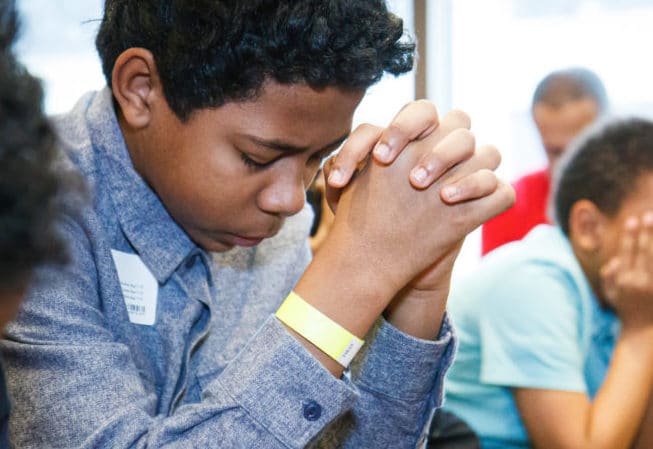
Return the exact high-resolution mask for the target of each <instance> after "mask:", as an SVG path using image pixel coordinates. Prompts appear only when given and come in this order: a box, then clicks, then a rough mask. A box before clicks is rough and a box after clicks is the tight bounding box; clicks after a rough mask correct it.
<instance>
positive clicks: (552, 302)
mask: <svg viewBox="0 0 653 449" xmlns="http://www.w3.org/2000/svg"><path fill="white" fill-rule="evenodd" d="M449 313H450V316H451V318H452V320H453V322H454V323H455V325H456V329H457V333H458V336H459V347H458V352H457V355H456V358H455V363H454V365H453V367H452V369H451V370H450V372H449V374H448V375H447V379H446V383H445V388H446V394H447V396H446V403H445V409H448V410H450V411H452V412H454V413H455V414H457V415H458V416H460V417H461V418H463V419H464V420H465V421H467V423H468V424H469V425H470V426H471V427H472V428H473V429H474V430H475V431H476V432H477V433H478V434H479V436H480V437H481V442H482V446H483V448H484V449H487V448H525V447H530V445H529V442H528V436H527V433H526V430H525V428H524V425H523V423H522V421H521V419H520V417H519V413H518V411H517V408H516V405H515V402H514V400H513V396H512V393H511V388H513V387H524V388H543V389H552V390H562V391H575V392H584V393H587V394H589V396H590V397H593V396H594V395H595V394H596V391H597V390H598V389H599V387H600V386H601V383H602V382H603V378H604V376H605V373H606V371H607V367H608V364H609V360H610V356H611V354H612V351H613V349H614V343H615V340H616V336H617V332H618V322H617V320H616V318H615V316H614V314H613V313H611V312H608V311H605V310H603V309H602V308H601V307H600V306H599V303H598V301H597V299H596V297H595V296H594V293H593V292H592V289H591V288H590V285H589V283H588V281H587V279H586V278H585V275H584V274H583V271H582V270H581V267H580V265H579V264H578V262H577V260H576V258H575V256H574V254H573V252H572V249H571V245H570V244H569V241H568V240H567V238H566V237H565V236H564V235H563V233H562V232H561V231H560V229H559V228H556V227H553V226H550V225H541V226H538V227H537V228H535V229H534V230H533V231H531V233H529V234H528V235H527V236H526V237H525V238H524V239H523V240H521V241H518V242H514V243H511V244H508V245H505V246H504V247H501V248H499V249H497V250H496V251H494V252H492V253H490V254H489V255H488V256H486V258H485V259H483V260H482V261H481V264H480V266H479V269H478V270H476V272H475V273H474V274H473V275H472V276H471V277H470V278H469V279H466V280H464V281H463V282H461V283H460V284H456V285H454V286H453V287H452V294H451V297H450V299H449Z"/></svg>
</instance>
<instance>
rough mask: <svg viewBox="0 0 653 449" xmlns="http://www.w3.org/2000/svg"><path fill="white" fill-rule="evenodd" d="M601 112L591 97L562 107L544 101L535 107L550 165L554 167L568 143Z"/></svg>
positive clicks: (536, 121) (534, 110)
mask: <svg viewBox="0 0 653 449" xmlns="http://www.w3.org/2000/svg"><path fill="white" fill-rule="evenodd" d="M598 114H599V106H598V104H597V103H596V102H595V101H594V100H591V99H589V98H583V99H580V100H574V101H570V102H567V103H565V104H563V105H562V106H560V107H553V106H550V105H547V104H544V103H538V104H535V106H534V107H533V120H534V121H535V125H536V126H537V129H538V131H539V133H540V137H541V139H542V145H543V146H544V150H545V151H546V157H547V159H548V162H549V167H553V166H554V165H555V163H556V162H557V161H558V159H559V158H560V156H562V154H563V153H564V151H565V149H566V148H567V145H569V143H570V142H571V141H572V140H573V139H574V138H575V137H576V136H577V135H579V134H580V132H581V131H582V130H583V129H584V128H585V127H586V126H588V125H589V124H591V123H592V122H593V121H594V120H596V118H597V117H598Z"/></svg>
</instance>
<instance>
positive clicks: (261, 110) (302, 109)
mask: <svg viewBox="0 0 653 449" xmlns="http://www.w3.org/2000/svg"><path fill="white" fill-rule="evenodd" d="M363 95H364V92H363V91H344V90H341V89H339V88H336V87H327V88H324V89H320V90H315V89H312V88H311V87H309V86H306V85H303V84H292V85H283V84H277V83H267V84H266V85H265V86H264V88H263V90H262V92H261V94H260V95H259V96H258V97H256V98H255V99H253V100H249V101H244V102H232V103H227V104H225V105H224V106H222V107H221V108H218V109H217V111H218V112H219V115H220V120H221V124H222V125H223V126H227V127H228V128H229V129H231V130H233V131H234V132H238V133H241V134H248V135H256V136H257V137H260V138H261V139H264V140H275V141H283V142H287V143H288V144H290V145H296V146H298V147H309V148H312V147H319V146H320V145H323V144H324V143H325V142H330V141H332V140H333V139H334V138H337V137H340V136H342V135H346V134H348V133H349V131H350V130H351V123H352V119H353V115H354V112H355V110H356V107H358V104H359V103H360V101H361V99H362V98H363Z"/></svg>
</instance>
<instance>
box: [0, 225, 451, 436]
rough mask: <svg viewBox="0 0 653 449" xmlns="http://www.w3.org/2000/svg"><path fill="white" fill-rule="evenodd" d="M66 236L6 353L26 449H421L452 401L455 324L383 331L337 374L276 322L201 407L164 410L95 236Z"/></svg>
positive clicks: (69, 228) (77, 231) (17, 426)
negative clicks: (103, 297)
mask: <svg viewBox="0 0 653 449" xmlns="http://www.w3.org/2000/svg"><path fill="white" fill-rule="evenodd" d="M64 231H65V234H66V235H67V237H68V240H69V241H70V242H71V252H72V254H73V258H72V259H73V261H72V263H71V264H70V265H68V266H66V267H64V268H57V269H54V268H46V269H43V270H41V271H40V272H39V275H38V279H37V283H36V284H35V286H34V288H33V289H32V291H31V293H30V295H29V298H28V300H27V301H26V302H25V304H24V307H23V309H22V310H21V312H20V314H19V316H18V317H17V320H16V321H15V322H14V323H13V324H12V325H11V326H10V327H9V328H8V332H7V337H6V339H5V340H3V341H2V345H1V348H2V352H3V355H4V357H5V360H6V365H7V375H8V386H9V390H10V393H11V397H12V399H13V401H14V404H13V407H12V415H11V421H10V426H11V429H10V431H11V434H12V438H13V444H14V445H15V447H26V448H27V447H45V446H47V447H65V448H80V449H91V448H113V449H120V448H146V447H147V448H148V449H155V448H163V447H175V448H197V447H202V448H209V449H210V448H216V449H217V448H221V449H229V448H248V449H249V448H265V449H275V448H304V447H310V448H320V449H323V448H336V447H337V448H357V449H360V448H372V447H374V448H376V447H392V448H397V449H401V448H406V449H408V448H411V449H412V448H415V447H416V443H417V441H418V440H419V438H420V437H421V435H422V433H423V428H424V427H425V426H426V422H427V421H428V419H429V417H430V414H431V409H432V408H433V407H435V406H436V405H438V404H439V403H440V401H441V394H442V393H441V391H442V377H443V376H444V372H445V371H446V369H447V367H448V366H449V364H450V363H451V353H452V349H451V347H452V345H453V337H452V333H451V330H450V328H449V326H448V322H447V323H445V325H444V326H443V329H442V334H441V338H440V340H438V341H436V342H426V341H421V340H416V339H412V338H410V337H408V336H406V335H403V334H401V333H400V332H398V331H397V330H396V329H394V328H392V327H391V326H390V325H389V324H387V323H384V322H380V323H379V325H378V327H377V328H376V329H375V335H374V336H373V338H371V340H370V343H369V345H366V346H367V347H366V348H365V350H364V351H363V352H362V353H361V354H360V357H359V358H358V359H359V360H357V362H356V364H355V366H353V367H352V370H351V374H350V376H349V378H344V379H336V378H334V377H333V376H332V375H331V374H330V373H329V372H328V371H327V370H325V369H324V368H323V367H322V366H321V365H320V364H319V363H318V362H317V361H316V360H315V359H314V358H313V357H312V356H311V355H310V354H309V353H308V352H307V351H306V350H305V349H304V348H303V346H301V344H300V343H299V342H298V341H297V340H296V339H294V338H293V337H291V336H290V335H289V334H288V332H287V331H286V330H285V328H284V327H283V326H282V325H281V324H280V323H279V322H278V321H277V320H276V319H275V318H274V317H270V318H269V319H268V320H267V321H266V322H265V324H264V325H263V326H262V327H261V329H259V330H258V332H257V333H256V334H255V335H254V337H253V338H252V339H251V340H250V341H249V342H248V344H247V345H246V346H245V347H243V348H242V350H241V351H240V352H239V353H238V355H237V356H236V357H235V358H234V359H233V360H231V361H230V363H229V364H228V365H227V367H226V368H225V369H224V370H223V371H222V372H220V373H218V374H216V375H215V376H214V377H212V378H210V379H207V380H206V385H205V386H204V387H203V389H202V397H201V399H200V400H199V401H198V402H196V403H192V404H185V405H183V406H180V407H178V408H175V409H172V410H170V411H169V412H168V413H165V414H162V413H157V402H158V400H159V398H158V397H157V393H156V391H149V390H147V389H146V388H145V387H144V382H143V379H142V378H141V373H140V372H139V370H138V368H137V367H136V365H135V363H134V360H133V358H132V354H131V353H130V350H129V348H128V346H127V345H125V344H122V343H121V342H120V341H119V339H117V338H116V335H115V331H114V330H112V329H110V327H109V326H108V325H107V323H106V322H105V318H104V314H103V310H102V302H101V301H100V299H99V293H98V289H99V284H100V283H101V282H102V279H101V277H100V276H98V273H97V271H96V270H97V268H96V264H95V262H94V257H93V254H94V252H93V249H92V246H93V245H92V244H91V242H92V241H93V239H92V238H89V236H88V233H89V232H90V231H88V230H87V229H85V228H84V226H81V225H79V224H77V223H75V222H71V223H67V225H66V227H65V229H64ZM143 350H147V348H143ZM159 362H161V361H159Z"/></svg>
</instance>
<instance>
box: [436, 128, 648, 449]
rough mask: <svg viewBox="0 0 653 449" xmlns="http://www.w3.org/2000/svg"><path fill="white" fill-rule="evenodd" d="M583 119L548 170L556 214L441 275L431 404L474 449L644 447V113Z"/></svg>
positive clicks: (645, 324)
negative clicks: (449, 358) (465, 430)
mask: <svg viewBox="0 0 653 449" xmlns="http://www.w3.org/2000/svg"><path fill="white" fill-rule="evenodd" d="M595 128H596V129H594V128H593V129H592V130H590V131H591V132H589V133H588V134H587V135H584V136H583V137H582V138H581V139H580V140H579V141H578V142H574V143H573V144H572V145H571V147H570V149H569V150H568V153H567V154H565V156H563V159H562V160H561V161H560V167H559V169H560V172H558V173H556V175H555V176H554V179H553V181H554V188H555V190H554V192H553V195H554V198H553V201H554V209H555V217H556V223H557V225H549V224H543V225H539V226H537V227H536V228H534V229H533V230H532V231H531V232H530V233H529V234H528V235H527V236H526V237H525V238H524V239H522V240H520V241H518V242H515V243H513V244H511V245H505V246H503V247H501V248H499V249H497V250H496V251H493V252H492V253H491V254H489V255H488V256H486V257H484V258H483V260H482V261H481V263H480V264H479V266H478V269H477V270H476V271H475V272H473V273H471V274H470V277H469V279H463V280H462V282H460V283H456V284H455V285H452V289H451V292H452V293H451V298H450V301H449V309H448V310H449V313H450V315H451V317H452V320H453V322H454V324H455V325H456V329H457V330H458V337H459V346H458V352H457V355H456V359H455V362H454V364H453V366H452V368H451V370H450V371H449V373H448V375H447V378H446V381H445V387H446V402H445V405H444V411H445V413H446V414H447V415H446V416H448V417H449V418H451V416H453V417H457V418H460V419H461V420H462V422H463V423H466V424H467V425H468V426H469V427H470V428H471V429H472V430H473V432H474V433H475V434H476V435H478V436H479V437H480V441H481V448H483V449H498V448H501V449H512V448H514V449H516V448H537V449H550V448H556V449H629V448H632V447H637V448H642V449H644V448H649V449H650V447H651V446H650V443H651V433H653V426H652V425H651V420H652V419H653V416H652V415H651V414H652V413H653V410H652V405H651V392H652V391H653V300H652V299H653V122H651V121H648V120H641V119H628V120H621V121H615V122H610V123H608V124H606V125H604V126H598V125H597V126H596V127H595ZM647 410H648V411H647ZM647 414H648V416H647V417H646V418H645V416H646V415H647ZM643 422H645V423H646V424H642V423H643ZM440 427H441V425H438V424H437V421H436V422H434V431H433V432H432V437H433V438H432V441H431V444H430V446H429V447H430V448H447V449H450V448H451V447H453V446H448V445H439V444H438V443H439V442H441V441H442V438H441V436H442V435H440V433H441V432H440V430H441V429H440ZM458 430H459V429H458ZM647 444H648V446H647ZM460 447H473V446H460Z"/></svg>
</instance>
